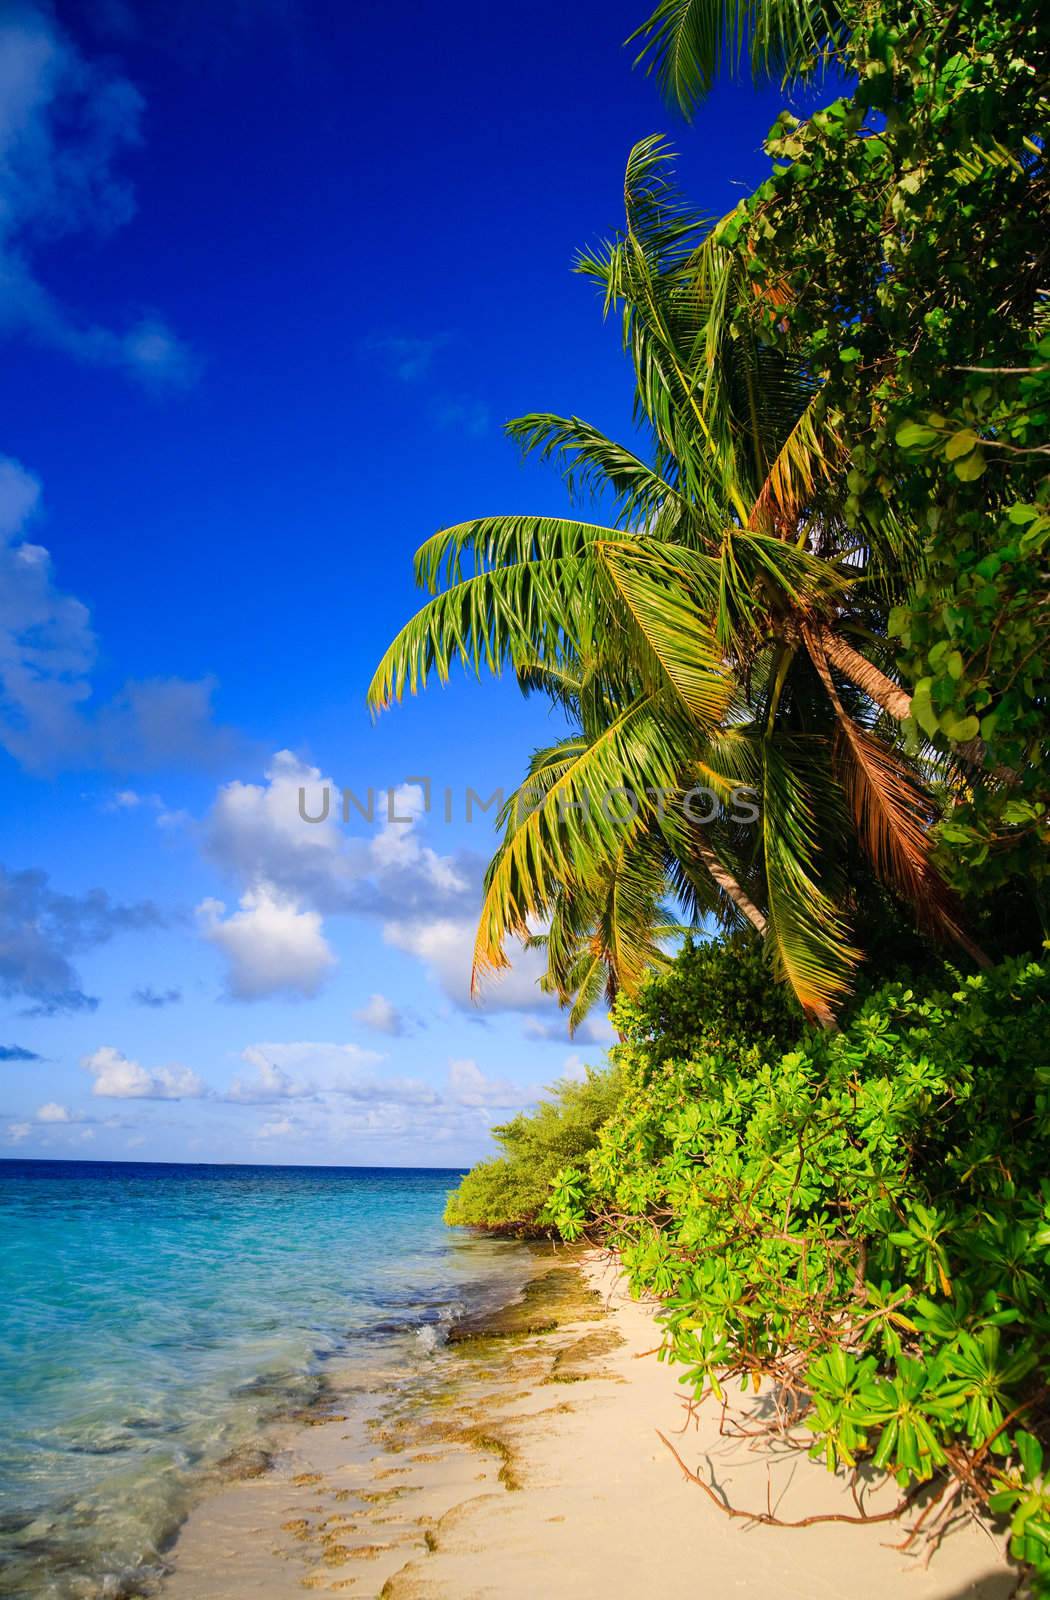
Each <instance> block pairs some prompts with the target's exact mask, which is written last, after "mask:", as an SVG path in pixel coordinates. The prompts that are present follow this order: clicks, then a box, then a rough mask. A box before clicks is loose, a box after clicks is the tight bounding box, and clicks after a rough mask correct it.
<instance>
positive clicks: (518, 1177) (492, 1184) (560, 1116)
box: [445, 1067, 620, 1234]
mask: <svg viewBox="0 0 1050 1600" xmlns="http://www.w3.org/2000/svg"><path fill="white" fill-rule="evenodd" d="M549 1092H550V1094H551V1095H552V1096H553V1098H552V1099H548V1100H541V1101H540V1104H539V1105H538V1106H537V1107H536V1109H535V1110H534V1111H532V1112H530V1113H529V1114H528V1115H526V1114H525V1113H519V1115H518V1116H516V1117H513V1118H512V1119H511V1120H510V1122H505V1123H503V1125H502V1126H501V1127H496V1128H493V1130H492V1134H493V1137H494V1138H495V1139H496V1141H497V1142H498V1143H499V1144H500V1145H501V1146H502V1148H503V1152H504V1153H503V1155H502V1156H498V1157H497V1158H496V1160H494V1161H482V1162H480V1163H479V1164H478V1165H477V1166H476V1167H472V1168H471V1170H470V1172H469V1173H467V1175H466V1176H465V1177H464V1178H463V1180H462V1182H461V1183H460V1184H459V1187H458V1188H456V1189H454V1190H453V1191H452V1193H451V1194H450V1195H449V1197H448V1204H447V1206H446V1207H445V1221H446V1222H447V1223H449V1224H450V1225H451V1226H453V1227H457V1226H459V1227H461V1226H474V1227H484V1228H488V1229H490V1230H492V1231H493V1232H496V1233H515V1234H531V1233H544V1232H547V1233H549V1232H551V1231H552V1230H553V1226H554V1223H553V1218H552V1217H551V1215H550V1213H549V1210H548V1201H549V1199H550V1186H551V1182H552V1180H553V1179H554V1177H555V1176H556V1175H557V1173H558V1172H560V1171H561V1170H562V1169H563V1168H564V1167H566V1166H567V1165H568V1164H570V1163H573V1162H579V1161H582V1160H584V1158H585V1157H586V1155H587V1154H588V1152H589V1151H590V1150H591V1149H592V1148H593V1146H594V1143H595V1141H596V1139H597V1137H598V1130H599V1129H600V1128H601V1127H602V1125H603V1124H604V1123H605V1122H607V1121H608V1119H609V1117H610V1116H611V1115H612V1113H613V1111H614V1110H615V1108H616V1105H617V1104H618V1102H619V1099H620V1074H619V1071H618V1070H617V1069H616V1068H615V1067H610V1068H608V1069H607V1070H605V1071H603V1072H595V1071H593V1070H591V1069H588V1070H587V1071H586V1074H585V1076H584V1078H583V1079H582V1080H577V1079H574V1078H564V1079H562V1080H561V1081H560V1082H559V1083H556V1084H554V1085H553V1087H552V1088H551V1090H550V1091H549Z"/></svg>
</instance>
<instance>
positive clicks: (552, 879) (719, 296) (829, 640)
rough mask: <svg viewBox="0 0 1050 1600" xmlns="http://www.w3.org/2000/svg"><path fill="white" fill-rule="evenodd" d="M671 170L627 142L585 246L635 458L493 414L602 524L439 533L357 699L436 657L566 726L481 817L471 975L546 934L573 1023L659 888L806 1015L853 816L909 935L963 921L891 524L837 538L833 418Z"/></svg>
mask: <svg viewBox="0 0 1050 1600" xmlns="http://www.w3.org/2000/svg"><path fill="white" fill-rule="evenodd" d="M669 163H670V155H669V152H668V151H667V149H666V147H665V146H664V144H663V142H662V141H661V140H659V139H649V140H645V141H643V142H642V143H641V144H640V145H638V146H637V147H636V148H635V150H634V151H632V153H631V157H630V160H629V162H628V167H627V176H626V183H625V200H626V226H625V229H624V230H623V231H622V232H621V233H620V234H618V235H617V236H616V237H615V238H614V239H613V240H611V241H609V242H608V243H607V244H605V245H603V246H602V247H601V248H600V249H599V250H597V251H594V252H591V253H588V254H585V255H584V256H582V257H581V259H580V263H579V270H580V271H582V272H583V273H584V274H585V275H587V276H589V277H591V278H592V279H594V280H595V281H596V282H597V283H598V284H599V286H600V287H601V289H602V293H603V296H604V302H605V307H606V310H607V311H608V310H611V309H613V308H619V310H620V311H621V314H622V325H623V337H624V343H625V347H626V348H627V349H628V350H629V352H630V354H631V358H632V362H633V365H634V371H635V384H636V411H637V417H638V421H639V423H640V425H641V427H642V428H643V429H644V431H645V433H646V435H647V437H648V442H649V452H648V454H649V459H648V460H646V459H643V457H642V456H641V455H639V454H636V453H635V452H634V451H632V450H630V449H628V448H627V447H625V446H623V445H621V444H617V443H616V442H614V441H612V440H610V439H608V438H606V437H605V436H604V435H603V434H601V433H600V432H599V431H598V430H597V429H595V428H593V427H591V426H590V425H589V424H588V423H586V422H584V421H581V420H580V419H579V418H576V417H568V418H565V417H556V416H551V415H534V416H529V417H525V418H522V419H520V420H519V421H518V422H515V423H512V424H510V426H509V432H510V433H511V435H512V437H514V438H516V439H517V440H518V441H519V443H520V444H521V445H522V446H523V448H524V449H525V450H527V451H534V452H538V453H539V454H540V455H541V456H542V457H546V458H549V459H550V458H553V459H557V460H559V461H560V463H561V464H562V467H563V470H564V472H565V476H566V478H567V481H568V483H569V486H570V488H571V490H572V491H573V493H574V495H575V496H576V497H577V498H578V497H579V496H580V495H581V494H586V493H596V494H599V495H604V496H605V497H606V498H609V499H611V500H612V502H613V504H614V507H615V516H614V518H613V521H612V523H611V525H600V524H596V523H592V522H587V521H582V520H577V519H576V518H574V517H528V516H496V517H487V518H481V519H478V520H475V521H471V522H466V523H462V524H459V525H457V526H456V527H453V528H449V529H446V530H444V531H443V532H441V533H438V534H436V535H435V536H434V537H433V538H432V539H430V540H429V541H427V543H426V544H424V545H423V547H422V548H421V550H420V551H419V552H418V554H417V557H416V577H417V581H418V582H419V583H420V585H421V586H422V587H424V588H426V589H427V590H429V592H430V593H431V595H432V596H433V598H432V599H431V600H430V601H429V602H428V603H427V604H426V605H425V606H424V607H423V609H422V610H421V611H420V612H419V613H418V614H417V616H416V617H414V618H413V619H412V621H411V622H410V623H408V625H407V626H406V627H405V628H404V629H403V630H402V631H401V633H400V634H399V635H398V636H397V638H396V639H395V640H394V642H393V644H392V645H391V646H390V648H389V650H388V651H387V653H386V655H385V656H384V658H383V661H382V662H381V663H380V666H379V668H378V670H377V672H376V675H375V678H374V680H373V683H372V685H371V689H370V691H369V696H370V701H371V704H372V705H373V707H374V708H380V707H382V706H385V705H388V704H389V703H390V702H391V701H392V700H396V699H399V698H400V697H401V695H402V694H403V693H404V692H405V690H406V689H410V690H411V691H412V692H415V691H416V690H417V689H419V688H422V687H423V686H424V685H425V684H426V682H427V681H428V679H429V678H430V676H431V675H433V674H436V675H437V676H438V678H439V679H440V680H442V681H444V680H445V679H446V678H447V676H448V673H449V671H450V668H451V666H452V665H453V663H454V662H456V661H460V662H462V663H463V664H465V665H467V666H468V667H470V668H472V669H473V670H475V671H477V672H480V671H481V669H482V667H483V666H484V667H486V668H488V669H489V670H491V671H494V672H498V671H500V669H501V668H502V667H503V666H505V665H510V666H511V667H512V668H513V669H514V670H515V672H516V674H517V677H518V681H519V684H520V686H521V687H522V688H523V689H524V690H525V691H526V692H535V691H537V690H542V691H544V692H546V693H548V694H550V695H551V696H552V697H553V698H554V699H555V700H556V701H557V703H558V704H559V705H560V706H561V708H562V709H563V711H564V712H565V713H566V715H567V717H568V720H569V722H570V725H571V727H572V730H573V731H572V733H571V735H570V737H569V738H567V739H566V740H564V741H562V742H561V743H560V744H558V745H556V746H554V747H553V748H552V749H549V750H545V751H542V752H539V753H538V754H537V756H536V757H534V759H533V762H532V764H531V766H530V769H529V771H528V773H527V775H526V778H525V781H524V783H523V785H522V787H521V789H519V791H518V793H517V795H515V796H513V797H512V798H511V800H510V801H509V802H508V805H507V807H506V809H505V812H504V815H503V818H502V823H503V828H504V837H503V841H502V843H501V845H500V847H499V849H498V850H497V853H496V855H495V857H494V859H493V861H492V863H491V866H490V868H489V871H488V874H487V877H486V884H485V898H484V903H483V907H482V913H481V919H480V926H479V930H478V936H477V942H476V946H475V957H474V971H475V980H477V979H478V978H479V977H480V976H481V975H482V974H484V973H485V972H486V971H492V970H496V969H499V968H500V967H503V966H505V965H506V964H507V957H506V954H505V946H506V942H507V940H508V938H509V937H511V936H517V937H519V938H524V939H535V938H536V937H537V935H536V933H535V928H536V925H537V923H540V924H543V925H544V926H546V928H547V931H546V933H545V934H541V935H539V937H540V938H543V939H545V941H546V948H547V952H548V983H549V985H550V986H551V987H552V988H553V989H554V990H555V992H557V993H558V994H559V995H560V996H561V998H562V999H563V1000H564V1001H566V1002H568V1003H572V1004H573V1005H574V1013H573V1014H574V1016H575V1017H577V1019H578V1016H579V1015H580V1014H582V1013H581V1008H584V1007H585V1006H586V1005H587V1004H588V1003H590V1002H591V1001H592V1000H593V999H594V998H595V997H596V995H597V994H598V992H600V990H601V988H602V987H603V984H604V987H605V988H606V990H607V992H610V993H611V992H615V990H616V989H618V988H619V987H625V988H627V989H628V990H632V989H633V988H635V987H636V986H637V982H638V981H639V978H640V975H641V972H642V971H643V970H644V969H645V967H646V965H648V964H651V963H653V962H658V961H659V959H660V936H661V934H662V933H663V932H665V931H666V930H667V929H668V928H669V927H670V926H671V925H672V924H673V922H674V919H673V917H672V915H671V913H670V912H669V911H668V910H667V908H666V906H665V903H664V895H665V894H666V893H669V892H670V893H673V894H674V896H675V897H676V898H677V900H678V901H679V902H684V904H685V905H686V908H687V910H688V911H689V912H690V913H691V915H692V916H693V917H694V918H697V919H698V918H699V917H701V916H703V915H705V914H708V913H710V912H711V911H714V912H715V913H716V914H717V915H719V916H720V917H721V918H722V920H723V921H724V922H726V923H728V924H733V923H739V922H745V921H746V922H750V923H751V924H752V926H754V927H755V929H756V930H757V931H758V932H759V933H760V934H761V935H762V937H763V938H764V939H765V941H766V943H767V947H768V949H769V951H770V954H771V957H772V961H773V964H774V967H775V969H776V971H777V972H778V973H779V975H781V976H782V977H784V978H785V979H786V980H787V981H788V982H789V983H790V984H791V987H792V988H793V990H794V992H795V994H796V995H797V996H798V998H799V1000H800V1002H801V1004H802V1005H803V1007H804V1008H805V1010H806V1011H807V1013H808V1014H810V1015H811V1016H812V1017H814V1018H815V1019H817V1020H819V1021H821V1022H824V1023H829V1022H830V1021H831V1020H832V1018H833V1014H834V1010H835V1007H836V1005H837V1004H838V1003H839V1001H840V1000H841V998H842V997H843V995H844V994H845V993H846V992H847V991H848V988H849V986H850V979H851V974H852V971H853V969H854V968H855V966H856V964H857V961H858V960H859V958H860V953H859V952H858V951H857V950H856V948H855V947H854V945H853V943H852V940H851V936H850V931H849V919H848V904H849V890H848V885H845V884H843V883H841V882H840V881H839V880H838V876H837V873H836V869H835V861H836V858H837V857H838V856H839V855H840V853H841V844H842V841H843V840H844V839H845V837H846V836H847V834H848V833H850V832H851V831H852V832H853V833H855V835H856V836H857V838H858V839H859V840H860V842H861V844H862V846H863V847H864V848H865V849H866V851H867V854H868V857H869V859H870V861H871V865H872V869H873V870H874V871H875V872H876V873H877V874H878V875H879V876H880V877H881V878H882V879H883V880H885V881H887V882H889V883H890V884H891V885H892V886H893V887H894V889H895V890H896V891H897V892H898V893H899V894H901V895H903V896H904V897H906V898H907V899H908V900H909V901H910V902H911V904H912V905H913V907H914V910H915V915H916V917H917V919H918V920H919V921H920V922H922V923H924V924H926V925H928V926H931V927H933V928H939V929H940V930H941V931H942V932H949V933H953V934H955V935H956V936H959V937H962V934H961V930H960V928H959V926H958V921H957V917H956V912H955V908H954V906H953V904H952V901H951V897H950V895H949V894H948V891H947V889H946V888H945V886H944V884H943V883H942V882H941V880H940V878H939V877H938V876H937V874H936V872H935V871H934V868H933V866H932V864H931V861H930V851H929V825H930V823H931V821H932V819H933V814H934V812H933V804H932V800H931V797H930V793H929V790H928V788H927V786H926V784H925V782H924V774H923V772H922V770H921V769H920V767H919V766H918V765H917V764H916V763H915V762H913V761H911V760H909V758H908V757H907V756H906V755H905V753H904V751H903V750H902V748H901V741H900V738H899V734H898V721H899V719H900V717H901V716H903V715H905V714H906V709H907V696H906V695H904V693H903V691H902V690H901V689H900V687H899V685H897V684H896V683H895V682H894V680H893V678H892V675H891V671H890V668H889V665H888V659H887V658H888V651H887V649H886V645H885V617H886V611H887V608H888V607H889V606H890V605H891V604H893V603H894V601H895V600H896V599H897V598H898V596H899V593H900V586H901V584H902V582H903V581H904V580H903V577H902V573H904V572H908V571H911V570H913V569H914V567H915V564H916V563H917V561H918V560H919V555H918V549H917V545H916V542H915V541H914V540H912V539H911V538H910V537H909V534H908V531H907V530H904V529H895V528H891V529H890V530H888V533H887V534H886V536H885V539H884V541H883V545H882V546H881V547H879V548H874V547H872V548H867V547H858V544H857V540H856V536H855V534H853V533H852V532H851V531H850V530H849V529H848V528H847V527H846V525H845V523H844V521H843V519H842V517H841V515H840V514H839V511H838V506H839V504H840V502H841V499H842V487H841V484H840V482H839V479H840V477H841V471H840V468H841V465H842V462H841V451H840V449H839V446H838V443H837V438H836V433H835V426H834V424H835V419H834V418H833V417H828V416H827V415H825V413H824V410H823V406H822V398H821V396H820V394H819V392H815V391H814V389H813V386H812V384H811V383H810V382H809V381H808V379H807V376H806V374H805V372H804V371H803V370H802V369H801V368H800V367H799V366H798V365H797V364H793V363H792V362H791V360H790V359H788V358H785V357H784V356H783V355H782V354H780V353H778V352H777V351H774V350H772V349H770V348H769V347H768V346H767V345H764V344H763V343H762V341H761V340H760V338H759V337H758V335H757V333H756V332H755V325H754V322H753V320H752V319H751V318H750V316H749V309H748V307H749V299H750V298H751V297H752V291H751V289H750V287H749V285H748V282H747V278H746V273H745V272H744V271H743V267H742V264H741V261H740V259H739V257H738V256H737V255H735V254H734V252H733V251H732V250H731V249H729V248H727V247H725V246H723V245H722V244H720V243H719V239H720V237H721V235H720V233H719V231H718V229H714V230H712V229H711V228H710V227H709V226H708V225H707V224H705V223H704V222H703V220H702V219H700V218H698V217H696V216H695V215H693V214H692V213H690V212H689V211H687V210H686V208H685V207H684V206H683V204H682V202H681V200H680V198H679V197H678V195H677V193H676V192H675V190H674V188H673V187H672V184H671V180H670V167H669ZM468 564H469V565H468ZM696 785H702V786H703V787H705V788H707V789H709V790H710V791H712V792H713V793H714V795H716V796H717V797H718V798H719V800H720V801H721V802H722V809H721V811H720V813H719V815H718V816H717V817H715V818H714V819H713V820H711V821H710V822H705V821H702V820H699V819H697V817H696V816H695V814H691V813H690V810H689V808H688V806H687V805H686V804H685V803H684V800H683V797H684V796H685V795H687V794H688V793H690V792H691V791H692V790H693V788H694V787H695V786H696ZM745 789H746V790H750V791H753V792H754V793H755V795H756V796H757V798H758V806H759V819H758V823H757V826H747V825H746V823H745V822H744V821H743V820H742V819H741V816H740V814H739V808H738V805H737V804H736V800H737V798H738V796H739V793H740V791H741V790H745ZM610 797H619V800H618V803H610Z"/></svg>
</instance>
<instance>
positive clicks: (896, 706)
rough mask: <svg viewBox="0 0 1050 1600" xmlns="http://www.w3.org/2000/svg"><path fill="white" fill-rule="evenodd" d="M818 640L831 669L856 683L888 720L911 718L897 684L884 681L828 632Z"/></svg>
mask: <svg viewBox="0 0 1050 1600" xmlns="http://www.w3.org/2000/svg"><path fill="white" fill-rule="evenodd" d="M818 637H819V641H820V644H821V646H822V647H823V650H824V654H825V655H826V656H827V658H828V660H829V661H830V662H831V664H832V666H833V667H838V669H839V671H840V672H841V673H842V674H843V676H844V677H847V678H848V679H849V680H850V682H851V683H855V684H856V686H857V688H858V689H863V691H864V693H865V694H866V695H867V696H868V697H869V699H871V700H874V702H875V704H876V705H877V706H881V707H882V709H883V711H885V712H886V714H887V715H888V716H891V717H893V719H894V720H895V721H896V722H903V721H904V719H905V717H907V716H909V715H910V714H911V695H910V694H908V692H907V690H906V689H902V688H901V686H900V684H899V683H894V681H893V679H892V678H887V676H886V674H885V673H884V672H880V671H879V669H878V667H875V666H873V665H872V663H871V662H870V661H869V660H868V659H867V658H866V657H865V656H862V655H861V653H860V651H859V650H854V649H853V646H852V645H848V644H847V643H846V641H845V640H844V639H840V638H839V636H838V635H837V634H835V633H832V632H831V631H830V629H824V628H822V629H821V631H820V634H819V636H818Z"/></svg>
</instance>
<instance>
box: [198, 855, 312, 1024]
mask: <svg viewBox="0 0 1050 1600" xmlns="http://www.w3.org/2000/svg"><path fill="white" fill-rule="evenodd" d="M240 905H241V909H240V910H239V911H235V912H232V913H231V914H230V915H229V916H228V917H226V916H224V913H225V911H226V907H225V906H224V905H223V903H222V901H221V900H203V901H202V902H201V904H200V905H199V906H198V907H197V912H198V916H199V918H200V922H201V927H202V930H203V932H204V937H205V938H206V939H208V940H209V941H210V942H211V943H212V944H214V945H215V946H216V947H217V948H218V949H219V950H221V951H222V952H223V954H224V955H225V956H226V959H227V962H228V967H227V973H226V987H227V992H228V994H229V995H230V996H231V998H233V999H235V1000H261V999H264V998H265V997H266V996H268V995H273V994H286V995H293V996H308V995H314V994H316V993H317V991H318V990H319V989H320V988H321V985H322V984H323V983H324V981H325V979H326V978H328V977H329V976H330V974H331V970H332V968H333V967H334V966H335V964H336V958H335V956H334V955H333V953H332V951H331V949H330V948H329V946H328V943H327V941H326V939H325V937H324V933H323V932H322V929H321V918H320V916H319V915H318V914H317V912H316V911H301V910H299V909H298V907H297V906H296V904H295V902H294V901H292V900H289V899H288V898H287V897H286V896H283V895H281V894H280V892H279V891H278V890H277V889H275V888H274V887H273V886H272V885H270V884H266V883H262V884H260V885H259V886H258V887H257V888H254V889H249V890H248V891H247V893H245V894H243V895H242V896H241V902H240Z"/></svg>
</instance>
